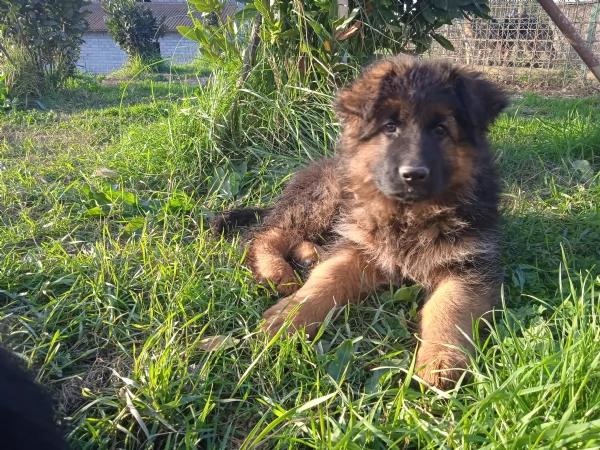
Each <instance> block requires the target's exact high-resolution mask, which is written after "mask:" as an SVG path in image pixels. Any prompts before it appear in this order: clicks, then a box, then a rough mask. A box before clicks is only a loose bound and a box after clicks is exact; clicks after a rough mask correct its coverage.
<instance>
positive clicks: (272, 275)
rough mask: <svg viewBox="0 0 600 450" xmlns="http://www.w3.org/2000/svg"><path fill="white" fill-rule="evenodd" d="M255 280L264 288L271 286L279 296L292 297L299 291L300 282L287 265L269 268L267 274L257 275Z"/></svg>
mask: <svg viewBox="0 0 600 450" xmlns="http://www.w3.org/2000/svg"><path fill="white" fill-rule="evenodd" d="M256 280H257V281H258V282H259V283H260V284H262V285H263V286H265V287H270V286H271V285H273V287H274V288H275V291H276V293H277V294H279V295H280V296H287V295H292V294H293V293H294V292H296V291H297V290H298V289H300V282H299V281H298V278H297V277H296V274H295V273H294V270H293V269H292V268H291V267H290V265H289V264H287V263H286V264H285V265H283V264H281V265H280V266H279V267H271V268H270V270H269V273H267V274H257V276H256Z"/></svg>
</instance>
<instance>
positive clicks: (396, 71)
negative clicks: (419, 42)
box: [334, 56, 414, 134]
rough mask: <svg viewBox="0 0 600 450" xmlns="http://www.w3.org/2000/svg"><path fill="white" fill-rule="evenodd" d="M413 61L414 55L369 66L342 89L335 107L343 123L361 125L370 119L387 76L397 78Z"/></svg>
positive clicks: (337, 115)
mask: <svg viewBox="0 0 600 450" xmlns="http://www.w3.org/2000/svg"><path fill="white" fill-rule="evenodd" d="M412 65H414V59H413V58H410V57H407V56H396V57H393V58H388V59H384V60H382V61H379V62H376V63H374V64H373V65H371V66H370V67H368V68H367V69H365V70H364V71H363V73H362V74H361V75H360V76H359V77H358V78H357V79H356V81H354V82H353V83H351V84H350V85H349V86H347V87H345V88H344V89H342V90H340V91H339V92H338V94H337V96H336V99H335V104H334V109H335V115H336V117H337V118H338V120H339V121H340V122H341V123H342V126H344V127H345V126H358V124H359V123H364V122H367V121H369V119H370V118H371V116H372V113H373V108H374V107H375V105H376V103H377V101H378V100H379V99H380V96H381V95H382V88H383V86H384V83H385V82H386V80H387V81H390V82H393V80H395V79H396V78H397V77H398V76H399V75H400V74H402V73H403V72H404V71H405V70H406V69H407V68H409V67H411V66H412ZM363 131H364V130H363ZM361 134H363V133H362V131H361Z"/></svg>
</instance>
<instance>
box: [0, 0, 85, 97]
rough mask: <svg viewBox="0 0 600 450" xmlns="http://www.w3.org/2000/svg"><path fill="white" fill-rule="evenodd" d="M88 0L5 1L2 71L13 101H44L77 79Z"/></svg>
mask: <svg viewBox="0 0 600 450" xmlns="http://www.w3.org/2000/svg"><path fill="white" fill-rule="evenodd" d="M88 3H89V2H88V0H61V1H56V0H0V65H1V66H2V68H3V69H4V70H5V71H6V72H7V78H6V82H7V85H8V86H9V87H10V89H11V92H12V94H13V95H17V93H18V94H19V95H24V96H28V95H40V94H42V93H44V92H45V91H47V90H49V89H55V88H58V87H62V86H63V85H64V83H65V82H66V80H67V79H68V78H69V77H70V76H72V75H73V74H74V73H75V68H76V64H77V60H78V59H79V49H80V47H81V44H82V43H83V39H82V37H83V34H84V33H85V30H86V29H87V22H86V20H85V14H86V13H85V12H84V11H83V10H82V9H83V7H84V6H85V5H87V4H88Z"/></svg>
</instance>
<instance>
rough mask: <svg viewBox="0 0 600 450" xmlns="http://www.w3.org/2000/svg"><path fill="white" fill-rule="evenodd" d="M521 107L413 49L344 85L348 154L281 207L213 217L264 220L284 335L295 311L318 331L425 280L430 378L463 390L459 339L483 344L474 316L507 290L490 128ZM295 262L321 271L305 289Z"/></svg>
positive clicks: (252, 254)
mask: <svg viewBox="0 0 600 450" xmlns="http://www.w3.org/2000/svg"><path fill="white" fill-rule="evenodd" d="M507 104H508V100H507V96H506V94H505V93H504V92H503V91H502V90H500V88H498V87H497V86H496V85H494V84H492V83H490V82H488V81H486V80H484V79H482V78H481V76H480V74H478V73H476V72H472V71H469V70H467V69H464V68H460V67H456V66H453V65H451V64H449V63H448V62H445V61H418V60H416V59H413V58H410V57H404V56H397V57H392V58H389V59H385V60H383V61H380V62H378V63H376V64H374V65H373V66H371V67H369V68H367V69H366V70H365V71H364V72H363V73H362V75H361V76H360V77H359V78H358V79H357V80H356V81H355V82H354V83H352V84H351V85H350V86H348V87H346V88H345V89H343V90H341V91H340V92H339V93H338V95H337V99H336V102H335V110H336V113H337V117H338V118H339V120H340V121H341V124H342V131H341V136H340V139H339V143H338V150H337V155H336V156H335V157H333V158H324V159H321V160H318V161H316V162H314V163H312V164H310V165H309V166H308V167H306V168H305V169H303V170H301V171H300V172H298V173H296V174H295V175H294V177H293V178H292V179H291V180H290V182H289V184H287V186H286V187H285V188H284V191H283V193H282V195H281V197H280V198H279V199H278V200H277V202H276V203H275V205H274V206H273V207H272V208H269V209H249V210H248V209H246V210H232V211H229V212H225V213H220V214H217V215H216V216H215V218H214V219H213V221H212V223H211V228H212V229H213V231H214V232H216V233H221V232H222V231H224V230H225V231H227V230H231V229H233V228H234V227H235V226H247V225H252V224H254V223H255V222H257V218H260V222H261V223H260V225H259V226H257V227H255V228H254V229H253V230H252V232H251V234H250V239H249V242H250V244H249V249H248V256H247V262H248V265H249V267H250V269H251V270H252V272H253V274H254V277H255V278H256V279H257V280H258V281H259V282H261V283H266V282H268V283H270V284H272V285H274V286H275V288H276V290H277V291H278V293H279V294H281V295H283V296H285V298H283V299H282V300H280V301H279V303H277V304H276V305H275V306H273V307H271V308H270V309H268V310H267V311H266V312H265V313H264V314H263V318H264V319H265V322H264V324H263V328H264V329H265V330H267V331H268V332H269V333H271V334H274V333H276V332H278V331H279V329H280V328H281V327H282V326H283V325H284V322H285V321H286V320H289V321H290V322H291V325H292V327H290V328H296V329H300V328H304V329H305V331H306V333H308V334H309V335H314V333H315V332H316V330H317V329H318V326H319V324H320V323H322V322H323V321H324V319H325V318H326V316H327V314H328V313H329V312H330V311H331V310H332V309H333V308H335V307H337V306H340V305H345V304H347V303H350V302H352V303H353V302H358V301H360V300H361V299H363V298H364V297H366V296H367V295H368V294H369V293H370V292H372V291H373V290H375V289H376V288H377V287H380V286H384V285H388V286H389V284H390V283H394V284H399V283H402V282H406V281H412V282H416V283H420V284H422V286H423V288H424V290H425V292H426V293H427V297H426V300H425V303H424V305H423V307H422V309H421V312H420V328H419V329H420V332H419V334H420V338H421V343H420V346H419V349H418V354H417V361H416V365H417V370H418V374H419V376H420V377H421V378H422V379H423V380H425V381H426V382H427V383H429V384H430V385H433V386H436V387H438V388H442V389H446V388H449V387H451V386H452V385H453V384H454V382H455V381H456V380H457V378H458V377H459V376H460V371H461V370H464V369H465V368H466V365H467V362H468V357H467V355H466V354H465V352H463V351H460V350H459V349H457V348H456V347H463V348H465V349H466V350H469V351H472V344H471V342H470V337H472V336H473V331H472V330H473V321H476V320H477V319H479V318H481V317H483V316H484V315H486V313H488V312H490V310H491V308H492V306H493V304H494V301H495V300H496V299H497V298H498V296H499V292H500V285H501V278H502V277H501V267H500V263H499V248H498V247H499V229H498V221H499V211H498V202H499V198H498V197H499V181H498V176H497V173H496V170H495V168H494V166H493V162H492V154H491V151H490V148H489V145H488V141H487V138H486V134H487V131H488V128H489V127H490V125H491V124H492V123H493V122H494V120H495V119H496V118H497V116H498V115H499V114H500V112H501V111H502V110H503V109H504V108H505V107H506V106H507ZM319 244H321V245H322V244H325V245H324V246H323V247H321V246H320V245H319ZM290 261H295V262H300V263H303V264H305V265H311V264H312V265H313V266H314V267H313V268H312V270H311V273H310V275H309V276H308V279H307V280H306V282H305V283H304V284H303V285H300V284H299V283H298V279H297V276H296V275H295V273H294V270H293V269H292V266H291V265H290ZM292 310H297V311H295V315H293V316H291V317H287V316H288V313H290V312H291V311H292ZM290 328H288V329H290ZM456 369H458V370H456Z"/></svg>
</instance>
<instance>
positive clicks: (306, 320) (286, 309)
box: [261, 296, 318, 336]
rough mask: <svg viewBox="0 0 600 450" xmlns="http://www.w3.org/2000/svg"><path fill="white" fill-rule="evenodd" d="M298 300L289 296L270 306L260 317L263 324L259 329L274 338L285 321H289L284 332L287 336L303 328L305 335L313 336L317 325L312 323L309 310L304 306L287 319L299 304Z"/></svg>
mask: <svg viewBox="0 0 600 450" xmlns="http://www.w3.org/2000/svg"><path fill="white" fill-rule="evenodd" d="M300 300H301V299H298V300H296V298H293V297H291V296H290V297H286V298H283V299H281V300H280V301H279V302H278V303H277V304H276V305H274V306H271V307H270V308H269V309H267V310H266V311H265V312H264V313H263V315H262V317H263V319H265V322H264V323H263V324H262V326H261V329H262V330H264V331H266V332H267V333H269V334H270V335H271V336H274V335H276V334H277V333H278V332H279V330H280V329H281V328H282V327H283V326H284V324H285V322H286V320H287V321H289V326H288V327H287V329H286V330H285V331H286V333H287V334H293V333H295V332H296V331H298V330H300V329H302V327H305V333H306V334H308V335H309V336H313V335H314V333H315V332H316V330H317V327H318V324H315V323H313V319H314V318H313V316H312V314H311V313H310V311H309V310H310V308H307V307H306V305H301V306H300V308H299V309H298V310H297V311H295V313H294V315H293V316H291V317H289V316H290V313H292V311H294V309H296V307H297V306H298V304H299V303H300Z"/></svg>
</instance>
